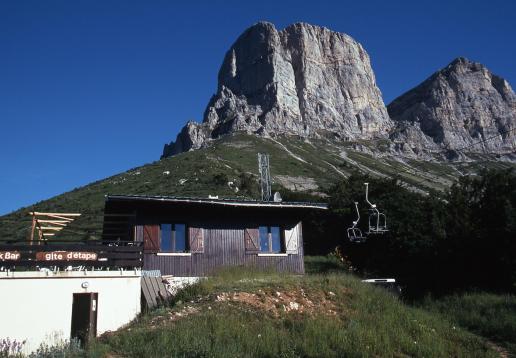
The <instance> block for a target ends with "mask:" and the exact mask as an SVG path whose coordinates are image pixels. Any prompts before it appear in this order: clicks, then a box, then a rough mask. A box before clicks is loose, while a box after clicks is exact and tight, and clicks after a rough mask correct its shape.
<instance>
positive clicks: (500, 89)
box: [388, 57, 516, 159]
mask: <svg viewBox="0 0 516 358" xmlns="http://www.w3.org/2000/svg"><path fill="white" fill-rule="evenodd" d="M388 110H389V115H390V116H391V118H392V119H393V120H394V121H396V122H397V125H398V129H397V130H395V131H394V134H393V135H391V139H392V140H393V141H394V143H395V145H398V146H400V147H401V150H403V151H412V152H416V153H417V152H421V151H430V152H440V153H443V155H445V157H446V158H447V159H453V158H455V157H457V155H459V153H458V152H457V151H455V150H457V149H462V148H467V149H466V150H465V151H467V152H477V153H497V154H504V153H510V152H514V150H515V149H516V135H515V132H514V130H513V129H514V128H515V123H516V95H515V94H514V92H513V90H512V88H511V86H510V85H509V83H507V81H505V80H504V79H503V78H501V77H498V76H496V75H494V74H493V73H491V72H490V71H489V70H488V69H487V68H486V67H485V66H483V65H482V64H480V63H475V62H471V61H469V60H467V59H465V58H462V57H461V58H457V59H456V60H454V61H453V62H451V63H450V64H449V65H448V66H447V67H445V68H444V69H442V70H440V71H438V72H436V73H434V74H433V75H432V76H431V77H430V78H428V79H427V80H426V81H424V82H423V83H421V84H420V85H418V86H417V87H415V88H414V89H412V90H410V91H408V92H407V93H405V94H403V95H402V96H400V97H398V98H397V99H395V100H394V101H393V102H392V103H391V104H389V106H388ZM487 138H490V140H489V141H486V142H484V143H481V144H475V143H478V142H480V141H482V140H485V139H487ZM407 146H408V148H406V147H407Z"/></svg>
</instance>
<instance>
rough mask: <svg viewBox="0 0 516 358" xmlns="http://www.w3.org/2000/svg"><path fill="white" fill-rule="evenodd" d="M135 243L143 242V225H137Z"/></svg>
mask: <svg viewBox="0 0 516 358" xmlns="http://www.w3.org/2000/svg"><path fill="white" fill-rule="evenodd" d="M134 241H136V242H142V241H143V225H136V229H135V235H134Z"/></svg>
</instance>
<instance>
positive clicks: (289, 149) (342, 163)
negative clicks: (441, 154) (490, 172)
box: [0, 134, 506, 240]
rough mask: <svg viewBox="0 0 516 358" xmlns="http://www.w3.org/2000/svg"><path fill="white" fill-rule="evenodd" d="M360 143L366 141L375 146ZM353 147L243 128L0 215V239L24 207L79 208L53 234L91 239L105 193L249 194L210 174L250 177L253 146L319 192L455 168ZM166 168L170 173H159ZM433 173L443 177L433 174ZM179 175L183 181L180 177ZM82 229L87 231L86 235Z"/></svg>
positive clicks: (440, 184)
mask: <svg viewBox="0 0 516 358" xmlns="http://www.w3.org/2000/svg"><path fill="white" fill-rule="evenodd" d="M366 144H367V145H368V146H370V147H381V145H382V143H366ZM353 145H354V144H353V143H344V144H343V143H334V142H330V141H323V140H313V141H311V142H305V141H302V140H298V139H295V138H280V139H278V140H277V141H275V140H271V139H265V138H260V137H256V136H251V135H244V134H237V135H234V136H228V137H225V138H222V139H220V140H218V141H215V142H214V143H213V144H212V145H210V146H209V147H208V148H204V149H200V150H196V151H192V152H188V153H183V154H180V155H177V156H175V157H172V158H166V159H163V160H160V161H156V162H153V163H150V164H147V165H144V166H142V167H138V168H134V169H131V170H128V171H127V172H124V173H121V174H118V175H114V176H112V177H109V178H106V179H104V180H100V181H97V182H94V183H91V184H89V185H86V186H84V187H81V188H77V189H75V190H72V191H70V192H67V193H64V194H61V195H58V196H56V197H53V198H51V199H48V200H45V201H42V202H39V203H36V204H35V205H33V206H32V207H30V208H22V209H20V210H18V211H15V212H13V213H11V214H9V215H6V216H3V217H0V239H17V240H21V239H25V238H26V237H27V233H28V230H29V227H30V218H29V217H28V216H27V212H28V211H29V210H33V209H34V210H38V211H57V212H81V213H84V214H85V215H84V217H82V218H80V219H79V220H77V221H76V222H74V223H73V224H72V225H70V227H69V230H68V231H64V232H63V233H62V234H61V233H60V235H69V236H70V235H73V236H74V237H77V236H82V237H84V238H96V237H98V235H99V233H100V229H101V219H102V213H103V205H104V195H106V194H108V193H109V194H148V195H181V196H201V197H202V196H207V195H208V194H217V195H220V196H222V197H235V196H240V195H244V196H249V195H252V193H250V192H240V193H238V194H235V193H234V192H233V191H232V190H231V189H230V188H229V187H228V186H227V185H225V184H224V183H220V181H219V184H217V183H218V181H217V180H215V178H216V176H217V175H221V174H223V176H225V177H227V179H228V180H230V181H235V180H236V181H237V182H238V178H239V176H240V175H241V173H251V174H252V175H253V178H255V179H256V178H257V174H258V170H257V159H256V153H257V152H266V153H269V155H270V159H271V173H272V175H273V180H274V176H281V175H283V176H290V177H303V178H311V179H312V181H314V182H315V183H316V184H317V185H318V187H319V188H318V189H315V191H322V190H324V189H325V188H327V187H328V186H330V185H331V184H332V183H333V182H335V181H336V180H338V179H339V178H342V177H343V176H347V175H349V174H350V173H351V172H352V170H355V169H357V168H358V169H359V170H361V171H365V172H370V173H373V174H374V175H387V176H393V175H400V176H401V177H402V178H403V179H404V180H405V181H406V182H407V183H409V184H411V185H413V186H416V187H420V188H422V189H428V188H434V189H439V190H442V189H444V188H445V187H446V186H447V185H449V184H450V183H451V181H452V180H453V179H454V178H455V177H454V175H457V174H458V172H457V171H456V170H455V169H454V168H452V167H451V166H450V165H445V164H440V163H426V162H423V163H421V162H415V161H407V162H400V161H398V160H394V159H393V158H376V157H373V156H372V155H369V154H364V153H360V152H356V151H354V150H353V149H352V146H353ZM361 145H364V143H361ZM485 165H497V166H500V165H502V166H504V165H506V164H500V163H496V164H495V163H491V164H489V163H487V164H485ZM455 166H460V167H461V171H468V170H470V169H471V167H472V166H476V167H475V169H477V168H478V167H479V166H481V165H480V164H478V163H477V164H467V163H459V164H456V165H455ZM167 171H168V172H170V174H168V175H166V174H164V172H167ZM438 177H439V178H442V179H437V178H438ZM181 179H187V181H186V182H184V183H182V181H181ZM426 179H428V180H426ZM277 181H278V180H277ZM255 195H256V194H255ZM86 228H88V229H94V230H93V231H91V230H90V232H89V233H88V234H85V230H84V229H86ZM95 230H96V231H95ZM78 233H79V234H78ZM56 238H58V236H56Z"/></svg>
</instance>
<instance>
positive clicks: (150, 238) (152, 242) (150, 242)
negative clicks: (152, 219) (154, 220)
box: [143, 224, 159, 253]
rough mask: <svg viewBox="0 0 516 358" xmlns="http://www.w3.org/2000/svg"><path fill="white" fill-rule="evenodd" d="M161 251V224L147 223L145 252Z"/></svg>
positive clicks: (144, 243) (144, 240) (145, 227)
mask: <svg viewBox="0 0 516 358" xmlns="http://www.w3.org/2000/svg"><path fill="white" fill-rule="evenodd" d="M158 251H159V225H157V224H152V225H145V226H144V227H143V252H147V253H149V252H158Z"/></svg>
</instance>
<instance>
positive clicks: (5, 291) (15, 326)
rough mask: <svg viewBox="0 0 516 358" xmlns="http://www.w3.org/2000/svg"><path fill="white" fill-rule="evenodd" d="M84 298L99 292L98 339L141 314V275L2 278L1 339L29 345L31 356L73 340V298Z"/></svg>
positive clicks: (40, 274)
mask: <svg viewBox="0 0 516 358" xmlns="http://www.w3.org/2000/svg"><path fill="white" fill-rule="evenodd" d="M83 282H88V288H82V287H81V285H82V283H83ZM84 292H98V303H97V307H98V311H97V334H102V333H103V332H106V331H113V330H116V329H118V328H120V327H121V326H123V325H125V324H127V323H129V322H130V321H131V320H133V319H134V318H135V317H136V315H138V313H140V295H141V283H140V272H139V271H123V272H121V271H70V272H60V273H56V274H53V273H45V272H14V273H13V272H11V273H6V272H0V339H2V338H7V337H9V338H10V339H11V340H12V339H16V340H17V341H23V340H27V343H26V344H25V346H24V350H23V351H24V352H25V353H29V352H31V351H33V350H35V349H37V348H38V347H39V345H40V344H41V343H42V342H46V343H49V344H52V343H59V340H69V339H70V330H71V322H72V302H73V294H74V293H84Z"/></svg>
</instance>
